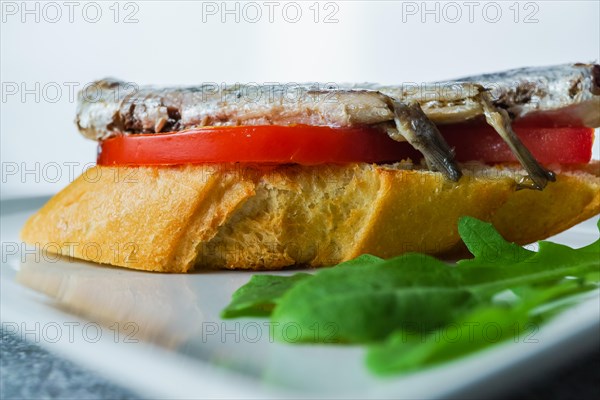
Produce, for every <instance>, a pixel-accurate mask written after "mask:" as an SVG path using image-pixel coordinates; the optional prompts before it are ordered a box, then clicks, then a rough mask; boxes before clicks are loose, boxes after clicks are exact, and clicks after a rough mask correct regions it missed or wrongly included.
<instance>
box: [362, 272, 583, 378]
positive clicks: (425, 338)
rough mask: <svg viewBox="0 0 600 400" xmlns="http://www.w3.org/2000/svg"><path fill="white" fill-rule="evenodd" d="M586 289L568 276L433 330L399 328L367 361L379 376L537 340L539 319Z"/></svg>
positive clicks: (483, 307) (558, 308)
mask: <svg viewBox="0 0 600 400" xmlns="http://www.w3.org/2000/svg"><path fill="white" fill-rule="evenodd" d="M588 289H589V288H585V287H583V286H582V285H580V284H578V283H577V282H574V281H571V282H568V281H564V282H563V283H562V284H561V285H558V286H554V287H551V288H547V289H543V290H539V289H537V290H527V294H526V296H524V297H523V298H521V301H520V302H519V303H517V304H516V306H514V307H498V306H482V307H477V308H475V309H474V310H473V311H471V312H469V313H467V314H465V315H463V316H462V317H461V318H459V319H457V320H456V321H453V322H452V323H451V324H448V325H446V326H444V327H443V328H441V329H438V330H436V331H434V332H427V331H414V330H413V331H410V330H405V329H403V330H398V331H396V332H395V333H394V334H393V335H391V336H390V337H389V339H388V340H386V341H385V342H383V343H380V344H377V345H374V346H371V347H370V348H369V351H368V352H367V357H366V363H367V366H368V368H369V369H370V370H371V371H372V372H374V373H376V374H378V375H390V374H396V373H401V372H410V371H414V370H416V369H419V368H424V367H430V366H433V365H436V364H439V363H441V362H445V361H449V360H453V359H457V358H460V357H464V356H466V355H469V354H472V353H474V352H476V351H478V350H481V349H483V348H487V347H491V346H493V345H496V344H499V343H502V342H505V341H509V340H511V341H513V342H515V343H517V342H521V343H537V338H536V334H537V332H538V330H539V326H540V324H541V323H542V322H543V321H545V320H546V319H548V318H549V317H551V316H553V315H554V314H556V313H557V312H558V311H561V310H563V309H564V308H566V307H567V306H569V305H572V301H568V299H569V297H568V296H571V298H573V297H574V296H573V295H576V294H578V293H581V292H582V291H584V290H588ZM565 298H567V300H565ZM547 304H551V306H550V307H546V309H545V310H543V312H537V313H532V312H531V311H532V310H534V309H536V308H538V307H540V306H541V305H547Z"/></svg>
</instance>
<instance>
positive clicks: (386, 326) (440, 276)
mask: <svg viewBox="0 0 600 400" xmlns="http://www.w3.org/2000/svg"><path fill="white" fill-rule="evenodd" d="M459 284H460V281H459V279H458V278H457V275H456V270H455V269H454V268H450V267H448V265H447V264H445V263H442V262H440V261H438V260H436V259H435V258H433V257H429V256H424V255H420V254H408V255H405V256H402V257H399V258H396V259H392V260H388V261H380V262H377V263H373V264H367V265H361V264H354V265H347V266H345V267H344V268H338V267H336V268H330V269H328V270H323V271H320V272H319V273H317V274H315V276H314V277H313V278H312V279H310V280H308V281H305V282H301V283H299V284H298V285H296V286H294V287H293V288H291V289H290V290H289V291H288V292H287V293H286V294H285V295H284V296H283V297H282V298H281V300H280V301H279V302H278V304H277V307H276V308H275V310H274V311H273V315H272V321H273V323H274V325H275V326H277V327H279V329H276V330H275V337H276V338H278V339H280V340H283V341H288V342H289V341H302V342H313V341H316V342H322V341H335V342H352V343H354V342H370V341H374V340H380V339H383V338H385V337H386V336H387V335H389V334H390V333H391V332H393V331H394V330H396V329H398V328H399V327H400V326H403V325H406V326H411V325H414V324H417V323H418V324H422V325H426V326H424V328H427V329H430V328H435V327H438V326H440V325H441V324H443V323H446V322H448V321H451V320H452V318H453V317H454V316H455V315H456V313H457V312H459V311H460V310H461V308H462V307H463V306H465V305H466V304H467V303H469V302H470V301H471V300H472V296H471V294H470V293H469V292H468V291H467V290H465V289H463V288H461V287H459ZM292 326H293V327H294V329H293V331H294V332H293V333H294V335H290V334H288V333H286V332H287V331H286V330H289V329H291V327H292ZM325 326H327V327H331V326H333V327H334V329H333V330H334V331H335V332H333V333H331V329H328V330H324V329H322V328H324V327H325ZM296 331H298V332H299V333H296Z"/></svg>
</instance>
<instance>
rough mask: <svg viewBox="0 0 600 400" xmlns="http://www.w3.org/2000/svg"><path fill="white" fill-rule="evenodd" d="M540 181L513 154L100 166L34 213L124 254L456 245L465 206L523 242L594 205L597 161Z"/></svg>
mask: <svg viewBox="0 0 600 400" xmlns="http://www.w3.org/2000/svg"><path fill="white" fill-rule="evenodd" d="M552 169H553V170H554V171H555V172H556V173H557V181H556V182H554V183H551V184H549V185H548V186H547V188H546V189H545V190H543V191H533V190H516V183H515V179H518V177H519V176H522V175H525V173H524V172H523V171H522V170H520V169H519V168H518V167H508V166H504V167H485V166H482V165H470V166H463V171H464V176H463V178H462V179H461V180H460V182H458V183H453V182H449V181H447V180H445V179H444V178H443V177H442V175H441V174H440V173H436V172H430V171H426V170H423V169H420V168H417V167H414V166H412V165H410V164H406V163H404V164H402V163H399V164H394V165H387V166H377V165H371V164H350V165H344V166H336V165H327V166H314V167H302V166H295V165H294V166H277V167H264V166H263V167H256V166H255V167H253V166H240V165H196V166H181V167H94V168H92V169H90V170H88V171H86V172H85V173H84V174H83V175H82V176H80V177H79V178H78V179H77V180H75V181H74V182H73V183H71V184H70V185H69V186H68V187H66V188H65V189H64V190H63V191H61V192H60V193H58V194H57V195H56V196H54V197H53V198H52V199H51V200H50V201H49V202H48V203H47V204H46V205H45V206H44V207H42V208H41V209H40V210H39V211H38V212H37V213H36V214H35V215H33V216H32V217H31V218H30V219H29V220H28V221H27V223H26V225H25V226H24V228H23V231H22V238H23V240H24V241H26V242H27V243H30V244H35V245H37V246H39V247H40V249H42V250H43V251H49V252H55V253H61V254H64V255H68V256H72V257H76V258H80V259H85V260H90V261H94V262H98V263H103V264H111V265H117V266H123V267H127V268H134V269H141V270H148V271H160V272H187V271H190V270H192V269H206V268H231V269H280V268H283V267H287V266H293V265H304V266H311V267H319V266H326V265H334V264H337V263H339V262H341V261H344V260H348V259H351V258H354V257H356V256H358V255H360V254H363V253H370V254H374V255H378V256H381V257H392V256H395V255H399V254H402V253H404V252H407V251H419V252H426V253H429V254H438V255H439V254H449V253H452V252H456V251H457V249H458V248H459V247H460V245H461V242H460V238H459V236H458V232H457V221H458V218H459V217H460V216H463V215H470V216H473V217H477V218H479V219H483V220H486V221H491V222H492V223H493V224H494V225H495V226H496V228H497V229H498V230H499V231H500V233H501V234H502V235H503V236H504V237H505V238H506V239H508V240H510V241H514V242H516V243H519V244H526V243H530V242H533V241H536V240H539V239H543V238H546V237H548V236H551V235H553V234H556V233H558V232H560V231H562V230H565V229H567V228H569V227H571V226H573V225H575V224H576V223H578V222H581V221H583V220H585V219H587V218H590V217H592V216H593V215H596V214H598V213H599V212H600V163H598V162H595V163H592V164H589V165H585V166H579V167H560V166H552Z"/></svg>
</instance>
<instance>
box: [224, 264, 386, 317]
mask: <svg viewBox="0 0 600 400" xmlns="http://www.w3.org/2000/svg"><path fill="white" fill-rule="evenodd" d="M381 261H383V259H382V258H379V257H375V256H373V255H370V254H363V255H361V256H359V257H357V258H354V259H352V260H349V261H346V262H344V263H341V264H338V267H342V266H351V265H369V264H373V263H377V262H381ZM310 277H312V275H311V274H306V273H298V274H295V275H292V276H281V275H253V276H252V278H250V281H249V282H248V283H247V284H246V285H244V286H242V287H241V288H239V289H238V290H236V291H235V292H234V293H233V296H232V300H231V303H230V304H229V305H228V306H227V307H226V308H225V309H224V310H223V311H221V317H222V318H238V317H263V316H268V315H270V314H271V311H272V310H273V308H274V307H275V304H276V303H277V301H279V299H280V298H281V296H282V295H283V294H284V293H285V292H287V291H288V290H289V289H291V288H292V287H293V286H295V285H297V284H298V283H299V282H301V281H303V280H306V279H307V278H310Z"/></svg>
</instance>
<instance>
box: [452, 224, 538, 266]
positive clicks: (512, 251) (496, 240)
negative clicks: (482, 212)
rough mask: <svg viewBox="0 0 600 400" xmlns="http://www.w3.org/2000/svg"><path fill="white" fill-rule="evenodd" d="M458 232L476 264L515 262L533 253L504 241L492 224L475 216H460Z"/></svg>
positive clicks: (471, 261)
mask: <svg viewBox="0 0 600 400" xmlns="http://www.w3.org/2000/svg"><path fill="white" fill-rule="evenodd" d="M458 233H459V234H460V237H461V238H462V240H463V242H464V243H465V245H466V246H467V248H468V249H469V251H470V252H471V254H473V255H474V256H475V259H474V260H476V261H475V262H476V263H477V264H483V263H487V265H491V266H495V265H496V264H499V263H515V262H518V261H523V260H526V259H528V258H529V257H531V256H533V255H534V254H535V252H533V251H530V250H526V249H524V248H523V247H521V246H519V245H516V244H514V243H509V242H507V241H505V240H504V238H503V237H502V236H501V235H500V234H499V233H498V232H497V231H496V229H495V228H494V226H493V225H492V224H490V223H487V222H483V221H480V220H478V219H477V218H473V217H461V218H460V219H459V221H458ZM474 260H463V261H462V263H463V264H469V263H473V261H474ZM483 265H486V264H483Z"/></svg>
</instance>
